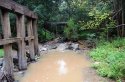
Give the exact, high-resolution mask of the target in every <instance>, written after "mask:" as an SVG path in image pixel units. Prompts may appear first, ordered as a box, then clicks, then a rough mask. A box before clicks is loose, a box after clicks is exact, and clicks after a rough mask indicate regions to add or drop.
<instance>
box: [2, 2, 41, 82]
mask: <svg viewBox="0 0 125 82" xmlns="http://www.w3.org/2000/svg"><path fill="white" fill-rule="evenodd" d="M0 10H1V24H2V31H3V39H0V45H3V48H4V64H3V71H2V74H0V75H1V76H0V78H1V79H2V78H3V76H6V77H7V80H8V81H7V82H12V80H11V81H9V79H10V78H11V79H12V78H13V69H14V66H13V59H12V43H15V42H16V43H17V45H18V51H17V52H18V53H17V55H18V63H19V69H20V70H24V69H27V60H26V48H25V47H26V41H27V42H28V46H29V53H30V57H31V59H32V60H35V55H39V50H38V34H37V15H36V14H35V13H34V12H32V11H30V10H29V9H28V8H27V7H24V6H21V5H20V4H18V3H16V2H14V1H12V0H0ZM10 12H11V13H13V14H15V16H16V29H17V30H16V31H17V35H16V37H13V38H12V33H11V32H12V30H11V27H10V23H11V22H10V16H9V13H10ZM26 19H27V23H26ZM26 30H27V31H26ZM26 34H27V35H28V36H26ZM1 79H0V82H1Z"/></svg>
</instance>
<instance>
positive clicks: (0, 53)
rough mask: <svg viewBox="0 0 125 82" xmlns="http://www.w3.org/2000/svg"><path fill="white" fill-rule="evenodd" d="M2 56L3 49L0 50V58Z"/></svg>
mask: <svg viewBox="0 0 125 82" xmlns="http://www.w3.org/2000/svg"><path fill="white" fill-rule="evenodd" d="M3 56H4V51H3V49H0V58H1V57H3Z"/></svg>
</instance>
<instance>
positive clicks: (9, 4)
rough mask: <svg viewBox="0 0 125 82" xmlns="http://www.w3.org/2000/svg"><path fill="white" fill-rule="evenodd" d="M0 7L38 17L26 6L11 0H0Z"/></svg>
mask: <svg viewBox="0 0 125 82" xmlns="http://www.w3.org/2000/svg"><path fill="white" fill-rule="evenodd" d="M0 8H4V9H7V10H10V11H11V12H15V13H18V14H22V15H26V16H28V17H31V18H34V19H37V18H38V17H37V15H36V14H35V13H34V12H33V11H30V10H29V9H28V8H27V7H25V6H22V5H20V4H18V3H16V2H14V1H12V0H0Z"/></svg>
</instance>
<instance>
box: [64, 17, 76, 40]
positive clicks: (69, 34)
mask: <svg viewBox="0 0 125 82" xmlns="http://www.w3.org/2000/svg"><path fill="white" fill-rule="evenodd" d="M64 35H65V37H66V38H67V39H69V40H75V41H76V40H77V39H78V27H77V26H76V24H75V22H74V20H73V19H70V20H69V21H68V24H67V27H65V29H64Z"/></svg>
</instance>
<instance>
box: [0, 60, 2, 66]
mask: <svg viewBox="0 0 125 82" xmlns="http://www.w3.org/2000/svg"><path fill="white" fill-rule="evenodd" d="M2 65H3V58H0V66H2Z"/></svg>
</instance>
